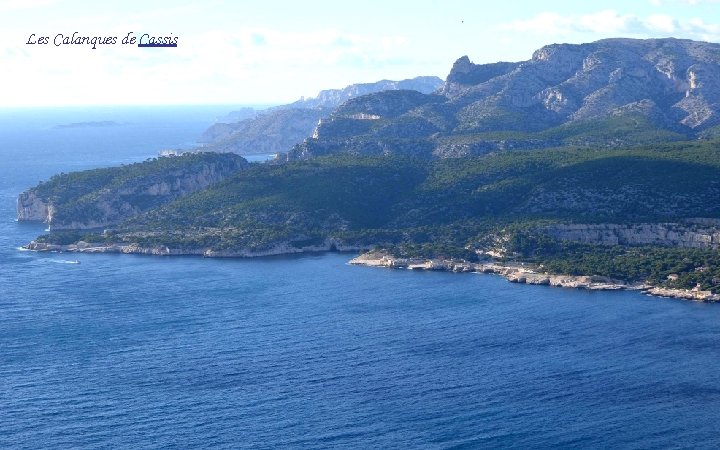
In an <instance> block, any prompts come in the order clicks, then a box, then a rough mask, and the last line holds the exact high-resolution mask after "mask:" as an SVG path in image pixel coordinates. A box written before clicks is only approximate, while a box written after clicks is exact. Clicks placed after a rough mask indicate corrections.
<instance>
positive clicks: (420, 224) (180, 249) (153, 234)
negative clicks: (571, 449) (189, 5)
mask: <svg viewBox="0 0 720 450" xmlns="http://www.w3.org/2000/svg"><path fill="white" fill-rule="evenodd" d="M719 161H720V146H719V145H718V142H706V143H677V144H665V145H658V146H645V147H638V148H632V149H607V150H590V149H585V150H581V149H571V148H568V149H555V150H536V151H523V152H518V151H514V152H504V153H499V154H492V155H484V156H479V157H472V158H464V159H440V160H419V159H412V158H404V157H346V156H331V157H324V158H314V159H310V160H307V161H297V162H291V163H286V164H280V165H268V164H264V165H255V166H252V167H249V168H247V169H246V170H243V171H240V172H237V173H236V174H235V175H233V176H231V177H229V178H227V179H225V180H223V181H221V182H219V183H216V184H213V185H210V186H208V187H207V188H206V189H203V190H200V191H198V192H195V193H193V194H190V195H187V196H184V197H181V198H178V199H176V200H173V201H171V202H168V203H165V204H163V205H160V206H158V207H156V208H153V209H150V210H148V211H146V212H144V213H142V214H138V215H133V216H131V217H128V218H127V220H125V221H124V222H122V223H120V224H118V225H117V226H115V227H113V229H112V230H109V231H107V232H106V233H105V234H97V233H96V234H93V233H90V234H88V233H87V232H82V233H80V234H77V233H75V232H70V233H69V234H68V233H63V232H56V233H52V234H50V235H47V236H44V237H42V238H41V239H39V242H41V243H46V244H47V243H51V244H61V243H62V244H67V243H71V242H74V241H77V240H80V239H82V240H83V241H86V242H87V241H90V242H96V243H101V244H100V245H118V244H122V245H130V244H132V245H134V246H135V247H134V248H141V249H152V248H163V249H168V250H167V251H168V252H170V253H172V254H205V255H206V256H233V255H235V256H251V255H257V254H275V253H288V252H292V251H303V250H308V249H310V250H312V249H314V250H323V249H324V250H328V249H333V248H334V249H363V248H365V249H367V248H371V247H374V246H380V247H382V248H384V249H386V250H389V251H391V252H393V254H396V255H406V256H426V257H440V256H442V257H453V258H463V259H467V260H477V259H478V258H484V257H485V256H484V255H485V254H486V253H487V252H491V253H494V254H504V255H506V256H507V257H513V258H519V259H520V260H526V261H533V262H536V263H542V264H545V265H547V266H551V265H552V264H555V265H556V266H557V267H566V266H564V265H563V264H569V263H568V262H563V261H570V260H572V259H573V258H584V260H587V258H588V256H589V255H596V256H597V255H605V256H603V258H610V257H611V256H612V257H613V258H616V259H618V258H619V260H624V259H623V258H630V256H628V255H631V256H632V258H634V259H632V261H631V262H626V263H627V264H632V265H634V266H637V267H636V270H635V269H634V270H635V271H634V272H632V271H628V277H631V278H637V277H638V276H639V275H638V274H639V273H643V274H645V273H646V272H644V271H643V270H645V269H642V267H646V266H644V265H645V264H646V263H648V262H647V261H645V260H643V259H642V258H639V259H638V255H636V254H634V253H632V252H631V253H624V252H620V253H618V246H617V245H615V246H611V247H604V246H603V244H607V242H604V241H603V240H602V239H594V238H593V236H598V233H597V230H595V231H593V228H592V227H593V226H595V225H593V224H598V225H597V226H601V227H604V226H605V225H602V224H613V223H615V224H618V223H621V224H653V223H655V224H666V225H664V227H665V228H666V229H661V230H660V231H661V233H659V234H657V233H656V234H657V235H656V236H655V237H654V238H653V240H652V241H650V243H648V241H647V240H646V241H638V242H637V245H640V246H642V245H645V246H648V245H649V246H650V248H653V249H654V248H658V246H659V247H661V248H662V247H667V248H666V250H662V252H665V253H661V255H663V256H661V257H658V258H660V259H664V260H667V261H673V260H674V259H673V258H675V257H679V258H680V260H683V259H686V258H690V257H692V258H701V259H702V258H705V259H708V258H709V260H710V261H714V259H713V258H715V259H717V258H718V255H719V254H718V252H717V249H716V247H714V246H715V245H717V242H716V241H717V239H718V237H720V234H717V233H720V221H717V220H713V219H718V218H720V200H719V199H720V181H719V180H720V178H719V177H718V176H717V175H718V173H720V162H719ZM58 213H65V214H67V213H69V212H68V211H65V210H63V209H59V210H58ZM698 217H702V218H704V219H703V220H704V222H703V221H701V220H699V219H697V218H698ZM562 224H585V225H583V227H585V229H586V230H589V231H588V232H587V233H585V234H582V233H581V234H580V235H578V234H577V233H575V235H574V236H575V237H573V235H572V233H569V234H568V233H565V235H562V233H561V232H560V231H558V230H562V226H564V225H562ZM698 224H699V225H698ZM639 226H641V225H639ZM558 227H560V228H558ZM669 232H673V233H678V232H679V233H686V234H687V233H690V232H694V233H695V235H696V236H709V238H708V239H707V240H706V242H705V244H702V242H701V241H702V239H696V238H688V239H696V240H698V242H700V243H701V245H697V246H690V245H689V246H685V247H679V246H678V245H676V244H677V242H676V241H673V240H672V239H670V238H669V237H668V236H669V234H668V233H669ZM593 233H594V234H593ZM610 233H617V230H615V231H613V230H611V231H610ZM714 233H715V234H714ZM646 234H647V233H646ZM599 235H600V236H602V233H601V234H599ZM578 236H579V237H578ZM713 236H716V237H715V238H713ZM713 239H715V240H714V241H713ZM615 243H617V242H615ZM611 244H612V242H611ZM36 248H38V249H39V248H42V247H36ZM604 248H609V249H611V250H604ZM622 248H627V249H632V248H635V247H634V246H628V247H622ZM559 249H564V250H562V251H560V250H559ZM607 251H611V253H612V254H611V255H608V254H607ZM653 252H656V253H657V250H653ZM651 253H652V252H650V253H648V254H651ZM652 254H655V253H652ZM678 255H684V256H682V257H680V256H678ZM598 257H600V256H598ZM667 265H668V266H671V267H672V268H675V266H674V265H672V264H671V263H670V262H668V263H667ZM571 267H574V268H575V270H578V268H579V267H585V269H586V270H591V267H590V266H589V265H588V264H586V265H585V266H583V265H582V264H581V263H580V262H578V261H575V265H573V266H571ZM593 267H595V266H593ZM694 267H695V266H693V268H691V269H694ZM713 267H714V266H713ZM716 268H717V269H718V270H720V266H718V267H716ZM691 269H687V270H691ZM594 270H595V272H594V274H603V273H602V271H603V270H608V271H610V272H611V274H612V275H613V276H617V275H618V273H619V272H622V270H621V269H618V267H617V265H614V264H610V265H607V264H606V265H605V269H603V265H602V264H598V265H597V268H596V269H594ZM668 270H670V269H668ZM713 270H715V269H713ZM709 273H715V272H713V271H711V272H709ZM649 275H650V272H648V273H647V276H649ZM659 276H660V275H657V276H656V278H657V277H659ZM716 276H720V273H717V274H716ZM711 278H712V277H711ZM711 278H709V279H708V283H709V282H710V280H711Z"/></svg>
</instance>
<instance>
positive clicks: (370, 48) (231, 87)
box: [0, 28, 408, 105]
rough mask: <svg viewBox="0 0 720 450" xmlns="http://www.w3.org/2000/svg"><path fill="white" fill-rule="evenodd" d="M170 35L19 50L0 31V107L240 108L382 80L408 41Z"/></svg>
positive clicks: (316, 35)
mask: <svg viewBox="0 0 720 450" xmlns="http://www.w3.org/2000/svg"><path fill="white" fill-rule="evenodd" d="M125 29H127V28H125ZM137 30H142V28H137ZM140 32H142V31H138V32H136V33H135V35H136V36H139V33H140ZM124 34H125V33H107V35H115V36H118V37H120V38H121V37H122V36H124ZM178 37H179V41H178V47H177V48H169V49H164V48H160V49H153V48H150V49H142V48H138V47H136V46H133V45H121V44H119V43H118V44H115V45H108V46H104V47H100V46H98V49H96V50H92V49H91V48H90V47H89V46H86V45H67V46H60V47H56V46H54V45H52V43H51V44H50V45H42V46H41V45H33V46H31V45H25V44H24V41H25V40H26V39H27V36H25V35H22V36H18V35H17V33H9V32H7V31H2V30H0V42H4V43H14V45H11V46H6V47H4V48H3V47H2V46H0V55H3V56H2V61H3V67H4V70H3V71H2V73H0V104H4V105H14V104H15V105H16V104H26V105H30V104H38V105H39V104H72V103H77V102H78V99H81V98H84V99H91V100H92V101H93V102H95V103H98V104H113V103H117V104H128V103H130V104H133V103H135V104H141V103H147V102H148V101H149V99H152V102H153V103H172V102H173V101H181V102H184V103H193V102H197V103H208V102H210V103H222V102H226V101H230V99H236V98H237V94H236V93H237V92H250V93H253V94H252V95H256V96H257V98H247V99H245V100H243V101H247V102H253V101H260V98H262V101H285V100H291V99H296V98H299V97H300V95H315V94H317V92H318V91H319V90H320V89H324V88H329V87H343V85H344V84H348V82H345V81H343V82H340V83H338V82H337V81H335V80H337V79H343V80H351V81H350V82H358V81H376V80H377V79H381V78H385V77H391V76H393V74H392V71H389V70H388V68H391V66H392V65H393V64H395V62H396V61H397V60H399V59H400V58H404V57H405V53H406V48H407V45H408V40H407V39H406V38H405V37H402V36H395V35H384V36H383V35H378V36H375V35H373V36H364V35H357V34H352V33H345V32H341V31H338V30H335V29H320V30H308V31H286V30H279V29H274V28H248V29H241V30H237V31H207V32H201V33H197V34H194V35H193V34H181V35H179V36H178ZM51 40H52V36H51ZM258 74H262V75H258ZM60 80H62V85H61V86H59V85H58V81H60ZM12 86H14V87H13V88H10V87H12ZM108 86H112V87H113V88H112V89H107V87H108ZM298 86H303V88H301V89H303V91H300V90H299V89H298ZM179 98H181V99H182V100H176V99H179Z"/></svg>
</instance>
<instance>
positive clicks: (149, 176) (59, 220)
mask: <svg viewBox="0 0 720 450" xmlns="http://www.w3.org/2000/svg"><path fill="white" fill-rule="evenodd" d="M246 165H247V161H245V160H244V159H243V158H241V157H240V156H237V155H232V154H212V153H195V154H186V155H183V156H178V157H166V158H159V159H156V160H152V161H146V162H145V163H138V164H133V165H128V166H122V167H115V168H107V169H96V170H90V171H85V172H76V173H73V174H61V175H56V176H55V177H53V178H52V179H51V180H49V181H47V182H44V183H40V184H39V185H38V186H36V187H34V188H31V189H29V190H27V191H25V192H23V193H21V194H20V195H19V196H18V199H17V219H18V220H19V221H42V222H45V223H47V224H48V225H49V226H50V228H51V229H52V230H68V229H71V230H83V229H97V228H104V227H107V226H111V225H115V224H117V223H119V222H121V221H123V220H125V219H127V218H129V217H132V216H135V215H137V214H139V213H142V212H144V211H147V210H149V209H152V208H155V207H157V206H160V205H162V204H164V203H167V202H169V201H172V200H174V199H176V198H179V197H182V196H185V195H189V194H191V193H193V192H196V191H198V190H201V189H203V188H205V187H207V186H209V185H211V184H213V183H217V182H219V181H221V180H223V179H225V178H227V177H228V176H231V175H233V174H235V173H237V172H238V171H240V170H242V169H243V168H244V167H245V166H246Z"/></svg>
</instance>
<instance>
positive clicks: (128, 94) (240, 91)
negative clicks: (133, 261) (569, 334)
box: [0, 0, 720, 106]
mask: <svg viewBox="0 0 720 450" xmlns="http://www.w3.org/2000/svg"><path fill="white" fill-rule="evenodd" d="M74 32H78V34H79V35H81V36H88V37H93V36H101V37H104V36H117V37H118V38H119V39H121V38H122V37H123V36H125V35H126V34H127V33H128V32H133V33H134V35H135V36H137V37H139V36H140V35H141V34H143V33H148V34H149V35H152V36H173V37H177V38H178V47H177V48H154V49H143V48H137V47H136V46H132V45H121V44H120V42H118V43H117V44H115V45H105V46H98V48H97V49H95V50H92V49H91V48H90V46H87V45H61V46H55V45H54V44H53V43H52V41H53V40H54V38H55V36H56V35H58V34H63V35H72V34H73V33H74ZM33 33H34V34H35V35H36V36H48V37H49V38H50V41H51V42H50V44H48V45H37V44H35V45H28V44H26V42H27V41H28V38H29V37H30V35H31V34H33ZM608 37H634V38H650V37H677V38H688V39H697V40H704V41H711V42H719V41H720V0H625V1H615V0H605V1H603V2H593V1H585V2H580V1H557V0H545V1H537V0H535V1H530V0H528V1H513V0H506V1H504V2H499V1H497V0H495V1H492V2H490V1H488V2H485V1H482V0H474V1H471V0H467V1H466V0H455V1H442V2H441V1H429V0H415V1H413V2H400V1H390V0H384V1H375V0H365V1H362V2H352V3H351V2H341V1H338V0H334V1H312V0H306V1H303V2H298V1H277V0H264V1H254V2H241V1H230V0H224V1H223V0H208V1H204V2H199V1H197V0H195V1H183V0H174V1H154V2H148V1H132V0H130V1H128V0H125V1H122V2H113V1H106V2H89V1H72V0H68V1H63V0H0V106H62V105H91V104H100V105H112V104H224V103H228V104H243V103H246V104H252V103H256V104H257V103H286V102H290V101H293V100H296V99H298V98H299V97H300V96H314V95H316V94H317V92H318V91H319V90H320V89H326V88H339V87H343V86H345V85H347V84H351V83H357V82H370V81H377V80H380V79H383V78H387V79H402V78H410V77H413V76H417V75H437V76H439V77H441V78H444V77H445V76H446V75H447V73H448V71H449V69H450V67H451V66H452V63H453V62H454V61H455V60H456V59H457V58H459V57H460V56H462V55H468V56H469V57H470V59H471V60H473V61H474V62H480V63H484V62H495V61H499V60H504V61H520V60H526V59H529V58H530V57H531V55H532V52H533V51H534V50H535V49H537V48H539V47H542V46H543V45H546V44H551V43H559V42H569V43H582V42H592V41H595V40H598V39H603V38H608Z"/></svg>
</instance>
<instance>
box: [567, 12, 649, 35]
mask: <svg viewBox="0 0 720 450" xmlns="http://www.w3.org/2000/svg"><path fill="white" fill-rule="evenodd" d="M634 21H635V17H634V16H632V15H630V14H626V15H621V14H618V13H617V11H614V10H612V9H608V10H605V11H600V12H597V13H594V14H584V15H582V16H580V17H578V18H577V19H576V20H572V23H573V28H574V29H577V30H587V31H591V32H593V33H621V32H623V31H625V30H627V29H628V28H629V26H630V25H631V24H632V23H633V22H634Z"/></svg>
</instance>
